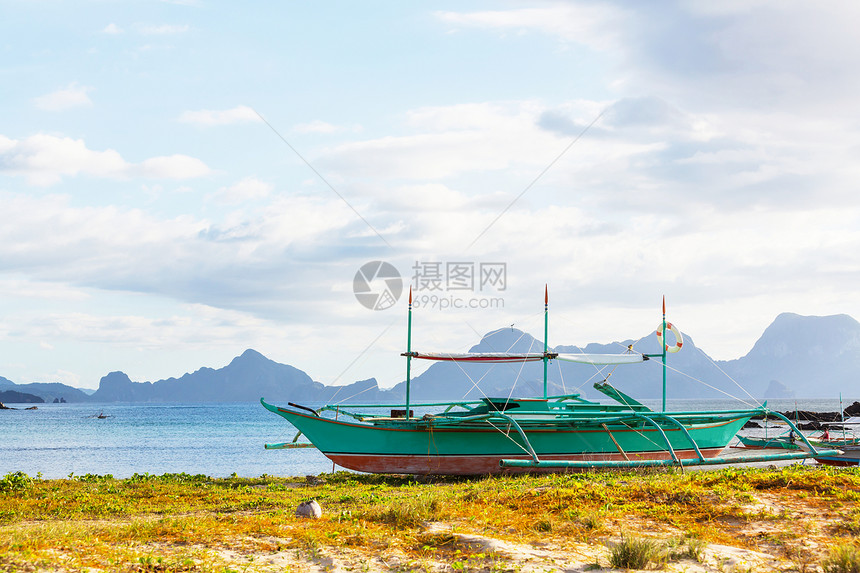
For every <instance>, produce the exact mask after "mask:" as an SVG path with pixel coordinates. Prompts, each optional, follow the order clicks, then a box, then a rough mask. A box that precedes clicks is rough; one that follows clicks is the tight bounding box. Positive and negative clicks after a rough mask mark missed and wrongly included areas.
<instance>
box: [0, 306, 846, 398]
mask: <svg viewBox="0 0 860 573" xmlns="http://www.w3.org/2000/svg"><path fill="white" fill-rule="evenodd" d="M650 334H651V333H646V334H645V335H644V336H643V337H642V339H641V343H639V344H637V350H639V351H640V352H645V353H656V352H658V351H659V346H658V342H657V339H656V337H654V336H651V335H650ZM633 343H634V341H633V340H624V341H619V342H616V343H612V344H596V343H593V344H589V345H588V346H586V347H585V348H581V349H580V348H578V347H574V346H565V345H560V346H556V347H555V348H554V351H557V352H580V351H582V352H589V353H617V352H618V351H619V348H623V347H626V346H627V345H629V344H633ZM534 348H543V343H542V342H541V341H539V340H536V339H535V338H533V337H532V336H530V335H529V334H527V333H524V332H522V331H520V330H517V329H512V328H510V327H508V328H504V329H499V330H496V331H492V332H489V333H487V334H486V335H484V336H483V337H482V339H481V341H480V342H479V343H478V344H477V345H475V346H474V347H473V348H472V349H471V351H472V352H500V351H509V352H525V351H529V350H530V349H534ZM440 350H445V349H440ZM651 362H652V364H648V363H646V364H645V365H639V366H634V367H631V366H627V367H620V368H617V369H616V370H614V371H613V374H612V378H611V382H612V384H614V385H615V386H617V387H619V388H621V389H623V390H624V391H625V392H626V393H628V394H630V395H632V396H634V397H636V398H639V399H649V398H658V397H659V396H660V392H661V383H660V374H659V364H658V361H651ZM670 365H671V366H672V369H671V370H670V371H669V374H668V376H667V393H668V395H669V396H670V397H672V398H676V399H684V398H690V399H693V398H695V399H707V398H715V399H717V398H724V397H725V396H726V395H729V396H744V397H747V398H748V397H749V396H747V394H746V393H747V392H748V393H749V395H751V396H754V397H755V398H757V399H778V398H793V397H807V398H810V397H813V398H814V397H825V398H836V397H838V396H839V395H840V393H842V394H845V395H846V398H847V397H849V396H848V395H847V393H849V392H854V393H855V394H856V393H860V392H858V391H856V390H855V389H856V388H857V387H858V386H857V378H858V374H860V323H858V322H857V321H856V320H855V319H853V318H852V317H850V316H848V315H844V314H840V315H832V316H800V315H797V314H791V313H784V314H781V315H779V316H778V317H777V318H776V319H775V320H774V322H773V323H772V324H771V325H770V326H768V328H767V329H765V331H764V333H763V334H762V336H761V337H760V338H759V340H758V341H757V342H756V343H755V345H754V346H753V348H752V350H750V352H749V353H748V354H747V355H746V356H743V357H741V358H738V359H736V360H728V361H714V360H712V359H711V358H710V357H709V356H708V355H707V354H706V353H705V352H704V351H702V350H700V349H698V348H697V347H696V345H695V342H694V340H693V339H692V337H691V336H689V335H688V334H687V333H684V348H683V350H682V351H681V352H679V353H677V354H673V355H672V356H671V359H670ZM490 370H491V371H490ZM468 372H469V377H467V376H466V375H465V374H464V373H463V371H462V370H461V369H460V367H458V366H457V365H455V364H450V363H437V364H434V365H432V366H431V367H430V368H428V369H427V370H426V371H425V372H424V373H423V374H421V375H420V376H416V377H415V378H414V379H413V380H412V391H411V395H412V398H413V400H451V399H454V400H456V399H478V398H480V397H481V396H484V395H503V396H507V395H509V394H510V392H511V388H512V386H513V385H514V384H515V383H516V385H517V386H516V391H515V393H516V394H518V395H521V396H528V395H536V394H539V393H540V392H541V387H542V384H543V381H542V377H543V367H542V365H541V364H540V363H527V364H525V365H523V367H522V368H519V367H517V368H513V367H511V366H510V365H486V364H484V365H470V366H469V371H468ZM682 373H683V374H682ZM594 374H595V368H594V367H591V366H586V365H581V364H573V363H561V362H558V363H554V364H553V367H552V368H550V372H549V378H548V380H549V387H550V392H552V393H555V394H558V393H570V392H581V393H582V394H583V395H585V396H591V397H596V396H597V394H596V393H595V392H594V391H593V390H591V383H590V382H589V383H585V384H584V383H583V381H588V380H589V378H591V382H597V381H600V380H601V379H602V378H600V377H598V378H594ZM471 380H476V381H479V382H478V383H476V384H473V383H472V382H471ZM739 386H740V387H739ZM741 388H743V389H741ZM464 389H468V390H467V391H466V392H465V394H464ZM9 392H13V393H14V395H13V394H10V396H13V397H14V399H10V398H4V397H3V396H5V395H6V393H9ZM404 396H405V382H402V383H400V384H398V385H396V386H394V387H393V388H390V389H383V388H380V387H379V385H378V383H377V381H376V379H374V378H371V379H369V380H361V381H358V382H354V383H352V384H349V385H346V386H326V385H324V384H322V383H320V382H316V381H314V380H313V379H312V378H311V376H310V375H309V374H307V373H306V372H304V371H302V370H300V369H298V368H296V367H294V366H290V365H287V364H280V363H278V362H274V361H272V360H270V359H268V358H266V357H265V356H263V355H262V354H260V353H259V352H257V351H255V350H252V349H249V350H246V351H245V352H243V353H242V354H241V355H240V356H237V357H235V358H234V359H233V360H232V361H231V362H230V363H229V364H228V365H227V366H224V367H223V368H218V369H213V368H207V367H203V368H200V369H199V370H197V371H195V372H193V373H187V374H184V375H182V376H180V377H179V378H168V379H166V380H158V381H156V382H134V381H132V380H131V379H129V377H128V376H127V375H126V374H125V373H123V372H111V373H109V374H107V375H106V376H104V377H102V379H101V380H100V382H99V388H98V390H96V391H95V392H94V393H92V394H91V395H90V394H88V393H87V392H84V391H82V390H80V389H78V388H73V387H71V386H67V385H64V384H59V383H32V384H16V383H14V382H12V381H11V380H8V379H6V378H3V377H2V376H0V401H5V402H8V403H38V402H35V401H36V400H38V401H40V402H60V401H65V402H102V403H103V402H250V401H257V400H259V399H260V398H261V397H265V398H266V399H268V400H274V401H279V400H280V401H286V400H290V401H294V402H296V401H298V402H306V403H320V402H343V403H357V402H366V403H379V402H400V401H402V400H403V399H404ZM852 397H855V398H856V397H857V396H852Z"/></svg>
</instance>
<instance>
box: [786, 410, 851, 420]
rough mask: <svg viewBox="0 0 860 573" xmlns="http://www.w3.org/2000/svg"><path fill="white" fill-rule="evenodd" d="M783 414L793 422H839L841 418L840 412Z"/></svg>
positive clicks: (789, 412) (802, 411) (806, 411)
mask: <svg viewBox="0 0 860 573" xmlns="http://www.w3.org/2000/svg"><path fill="white" fill-rule="evenodd" d="M781 413H782V415H783V416H785V417H786V418H788V419H789V420H791V421H792V422H794V421H796V420H805V421H808V422H838V421H839V420H840V418H841V416H840V414H839V412H810V411H808V410H794V411H787V412H781Z"/></svg>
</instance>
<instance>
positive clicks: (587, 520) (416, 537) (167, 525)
mask: <svg viewBox="0 0 860 573" xmlns="http://www.w3.org/2000/svg"><path fill="white" fill-rule="evenodd" d="M322 478H323V480H322V482H321V483H314V484H308V483H307V482H306V481H305V480H304V479H303V478H302V479H298V478H279V477H273V476H261V477H259V478H239V477H231V478H225V479H214V478H210V477H207V476H202V475H188V474H165V475H161V476H155V475H149V474H139V475H135V476H132V477H131V478H127V479H116V478H113V477H112V476H94V475H84V476H70V477H69V478H68V479H62V480H45V479H40V478H39V477H36V478H33V477H30V476H26V475H24V474H20V473H13V474H8V475H6V476H5V477H3V478H0V571H14V570H19V569H26V568H29V567H37V568H42V569H48V570H50V569H61V568H64V569H66V570H82V569H87V568H93V569H102V570H115V569H123V570H133V571H145V570H176V571H179V570H189V571H225V570H228V569H229V568H231V567H234V565H235V564H232V563H231V562H229V561H224V560H223V559H222V558H221V557H219V556H218V555H219V554H218V552H217V550H219V549H221V548H235V547H238V548H239V549H240V550H241V552H243V554H267V553H270V552H278V551H283V550H287V549H288V550H297V551H302V552H305V553H308V552H310V553H314V552H316V553H319V552H320V551H325V550H328V549H333V550H338V549H339V548H346V549H349V550H355V551H362V552H367V553H368V554H373V555H378V554H381V553H384V552H387V551H397V552H399V553H400V554H403V555H406V556H407V557H408V558H410V559H414V560H416V562H420V560H422V559H425V560H426V559H441V560H450V559H453V552H454V551H457V550H460V551H462V552H463V555H461V556H460V557H458V559H459V562H460V563H463V564H464V567H465V565H466V564H469V563H472V564H474V563H477V562H479V561H480V562H481V563H485V562H487V558H485V557H480V558H479V557H476V556H472V555H471V554H470V555H466V553H468V552H467V550H466V549H465V548H460V547H453V546H452V545H451V544H450V543H448V541H451V539H453V538H450V537H449V538H446V537H445V536H441V537H440V536H438V535H437V536H429V537H428V535H427V533H426V531H425V529H426V527H425V526H426V524H427V523H428V522H444V523H446V524H448V525H449V526H450V527H453V528H454V531H456V532H463V533H474V534H479V535H484V536H489V537H495V538H499V539H502V540H510V541H516V542H520V543H542V542H547V541H550V542H552V543H554V544H556V545H558V546H562V547H563V546H565V544H571V543H575V542H584V543H594V544H600V543H602V542H605V541H606V540H608V539H609V538H610V537H611V535H612V534H613V532H617V531H619V530H620V529H621V528H624V530H625V531H630V535H629V537H630V538H631V539H632V538H634V537H637V535H638V533H637V531H636V528H638V531H639V532H641V533H647V534H649V535H650V534H651V533H654V532H656V533H657V534H659V535H661V536H662V537H664V538H666V539H668V538H676V539H681V538H683V539H685V540H686V541H683V542H680V541H679V542H677V543H675V544H674V545H666V546H665V547H664V548H663V549H665V556H664V557H665V558H666V559H670V560H671V559H681V558H691V559H696V560H700V559H701V556H702V551H703V549H704V545H705V544H706V543H720V544H724V545H732V546H740V547H748V548H758V547H759V546H760V545H762V544H765V543H770V544H772V545H774V546H775V547H776V550H780V551H781V550H782V549H780V547H781V546H782V545H785V546H786V547H788V548H790V547H791V545H792V543H791V540H793V539H801V538H804V537H806V536H814V537H815V538H816V539H817V540H818V541H819V543H820V545H821V546H822V547H828V546H834V545H837V544H839V543H843V542H846V541H848V540H851V539H853V538H854V537H855V536H856V535H857V532H858V529H860V528H858V526H857V525H856V523H857V522H858V517H857V516H858V515H860V505H858V502H857V497H858V496H857V495H856V492H857V491H858V490H860V471H858V470H856V469H848V470H845V469H840V470H837V469H833V468H824V467H803V466H793V467H789V468H780V469H774V470H771V469H765V470H742V469H728V470H719V471H698V472H688V473H680V472H672V471H669V472H666V471H655V472H641V471H639V472H625V473H618V472H614V473H610V472H602V473H584V474H559V475H547V476H498V477H492V478H475V479H421V480H420V481H419V480H416V479H414V478H410V477H396V476H393V477H392V476H388V477H386V476H367V475H356V474H351V473H346V472H341V473H335V474H325V475H323V476H322ZM762 496H764V497H765V498H767V499H768V500H770V501H772V502H775V503H778V504H780V506H782V507H783V509H781V510H779V511H770V510H767V511H765V510H763V509H761V507H762V506H761V504H759V505H758V506H757V505H756V504H757V503H759V501H758V500H759V499H760V498H762ZM308 499H316V500H317V501H318V502H319V503H320V505H321V506H322V508H323V512H324V514H323V517H322V519H320V520H317V521H308V520H301V519H298V518H296V517H295V515H294V512H295V509H296V507H297V506H298V504H299V503H300V502H302V501H306V500H308ZM834 506H838V507H839V515H841V516H844V517H842V518H840V519H835V520H832V521H824V520H823V518H822V519H819V520H817V521H804V519H806V518H803V516H804V515H814V514H815V513H816V512H818V513H819V514H820V515H822V516H827V515H830V514H832V513H833V512H832V509H831V508H832V507H834ZM785 508H788V509H785ZM792 508H797V511H798V512H797V513H795V511H794V509H792ZM801 510H802V511H801ZM809 519H813V518H809ZM631 523H636V524H637V525H636V528H631V526H630V525H629V524H631ZM751 524H759V525H760V526H761V527H767V528H770V529H772V530H773V531H772V533H771V534H769V535H768V536H758V537H757V536H755V535H747V534H746V533H745V531H746V529H747V528H748V527H749V526H750V525H751ZM670 531H671V532H672V533H665V534H664V533H662V532H670ZM678 532H680V537H679V534H678ZM640 537H642V536H640ZM625 538H626V537H625ZM446 539H447V541H446ZM631 543H632V542H631ZM664 545H665V544H664ZM765 549H768V550H771V549H773V547H766V548H765ZM787 551H788V550H787V549H786V552H787ZM846 551H847V550H846ZM824 557H825V556H824V555H823V554H822V555H819V556H818V557H816V559H817V560H818V562H819V563H823V559H824ZM833 559H836V558H835V557H834V558H833ZM653 560H654V557H653V556H652V561H653ZM657 561H659V560H657ZM832 562H833V563H836V561H832ZM828 563H830V562H828ZM485 565H486V563H485ZM493 566H494V567H501V565H499V563H498V562H497V561H496V560H495V558H493ZM183 567H184V568H186V569H182V568H183ZM470 567H471V565H470ZM843 570H844V571H850V569H834V571H843Z"/></svg>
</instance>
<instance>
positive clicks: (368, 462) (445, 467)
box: [323, 448, 723, 475]
mask: <svg viewBox="0 0 860 573" xmlns="http://www.w3.org/2000/svg"><path fill="white" fill-rule="evenodd" d="M722 450H723V448H710V449H704V450H701V451H702V455H703V456H705V457H706V458H713V457H716V456H717V455H719V453H720V452H721V451H722ZM323 453H324V454H325V456H326V457H327V458H328V459H330V460H331V461H333V462H334V463H336V464H337V465H339V466H341V467H344V468H347V469H350V470H355V471H359V472H367V473H373V474H422V475H487V474H498V473H565V472H576V471H582V470H578V469H571V468H505V469H502V468H501V467H499V461H500V460H502V459H508V460H510V459H520V460H528V459H531V458H530V457H529V456H499V455H489V456H409V455H401V456H391V455H381V454H380V455H368V454H337V453H325V452H323ZM675 454H676V455H677V456H678V457H679V458H680V459H684V460H688V459H693V458H696V454H695V452H693V451H692V450H686V451H677V450H676V451H675ZM629 458H630V459H631V460H666V459H670V456H669V454H667V453H666V452H644V453H638V454H629ZM540 459H541V460H566V461H602V460H613V461H624V457H623V456H622V455H621V454H619V453H609V454H578V455H555V456H552V455H542V456H540Z"/></svg>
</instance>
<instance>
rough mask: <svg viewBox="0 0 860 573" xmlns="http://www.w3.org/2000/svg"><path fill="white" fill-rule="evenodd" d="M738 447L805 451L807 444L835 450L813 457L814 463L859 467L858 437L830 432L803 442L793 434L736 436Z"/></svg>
mask: <svg viewBox="0 0 860 573" xmlns="http://www.w3.org/2000/svg"><path fill="white" fill-rule="evenodd" d="M855 424H860V420H858V421H856V422H855V421H848V420H846V421H844V422H834V423H833V424H832V425H840V426H842V427H843V428H844V426H846V425H855ZM738 441H739V443H740V445H741V446H742V447H744V448H747V449H755V450H768V449H777V450H805V449H807V448H808V447H807V442H808V444H811V445H812V446H813V447H814V448H816V449H821V450H825V449H827V450H837V451H836V452H833V453H829V454H827V455H816V456H814V459H815V461H817V462H818V463H820V464H824V465H830V466H856V465H860V436H857V435H855V434H854V433H853V432H852V433H851V434H845V433H844V432H843V433H842V435H838V434H835V433H833V432H831V431H830V430H826V431H825V432H824V433H823V434H821V435H819V436H815V437H812V436H809V437H807V438H806V440H805V441H803V440H800V439H798V438H797V437H796V436H795V435H794V434H793V433H791V432H789V433H788V434H780V435H779V436H775V437H771V438H766V437H765V438H762V437H752V436H740V435H739V436H738Z"/></svg>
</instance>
